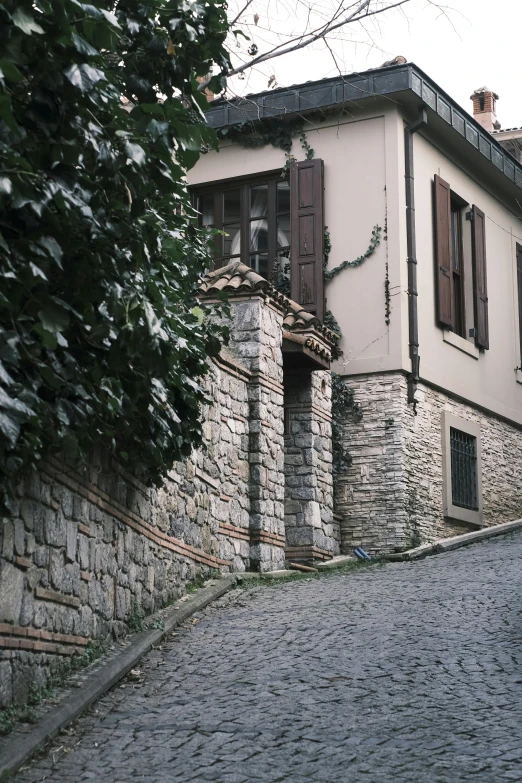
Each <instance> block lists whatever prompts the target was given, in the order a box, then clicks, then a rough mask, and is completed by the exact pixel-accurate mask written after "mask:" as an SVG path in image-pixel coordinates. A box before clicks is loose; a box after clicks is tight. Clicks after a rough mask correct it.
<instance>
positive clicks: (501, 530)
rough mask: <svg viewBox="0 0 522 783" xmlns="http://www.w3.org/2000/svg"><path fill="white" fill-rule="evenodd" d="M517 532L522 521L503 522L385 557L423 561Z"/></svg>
mask: <svg viewBox="0 0 522 783" xmlns="http://www.w3.org/2000/svg"><path fill="white" fill-rule="evenodd" d="M516 530H522V519H515V520H514V521H513V522H502V523H501V524H500V525H493V526H492V527H485V528H482V529H481V530H474V531H473V532H472V533H463V535H461V536H453V537H452V538H439V539H438V540H437V541H434V542H433V543H432V544H422V545H421V546H418V547H416V548H415V549H408V551H406V552H396V553H393V554H390V555H384V559H385V560H388V561H391V562H393V563H396V562H404V561H406V562H411V561H413V560H421V559H422V558H423V557H428V556H429V555H439V554H441V553H442V552H451V551H452V550H453V549H460V548H461V547H463V546H469V545H470V544H475V543H477V542H478V541H486V540H487V539H488V538H493V537H495V536H502V535H505V534H506V533H512V532H514V531H516Z"/></svg>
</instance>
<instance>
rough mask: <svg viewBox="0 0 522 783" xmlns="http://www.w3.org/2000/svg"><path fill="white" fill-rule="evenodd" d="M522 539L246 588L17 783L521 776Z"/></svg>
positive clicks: (155, 657) (445, 780) (156, 655)
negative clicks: (360, 569)
mask: <svg viewBox="0 0 522 783" xmlns="http://www.w3.org/2000/svg"><path fill="white" fill-rule="evenodd" d="M521 579H522V535H520V534H518V535H513V536H508V537H506V538H502V539H493V540H491V541H489V542H486V543H483V544H476V545H474V546H472V547H469V548H466V549H461V550H458V551H456V552H452V553H448V554H444V555H439V556H437V557H433V558H430V559H428V560H424V561H422V562H417V563H413V564H408V563H401V564H389V565H386V566H382V567H378V566H376V567H373V568H368V569H365V570H363V571H358V572H356V573H353V574H345V575H341V574H337V575H328V576H325V577H322V578H320V579H313V580H311V581H302V582H297V583H296V582H294V583H290V584H285V585H277V586H262V587H256V588H254V589H253V590H250V591H237V590H236V591H234V593H231V594H229V595H228V596H226V597H225V598H224V599H221V601H220V602H219V603H218V605H217V606H216V605H214V607H213V608H212V609H210V610H207V612H206V613H205V614H204V615H203V616H202V618H201V620H200V621H199V623H197V624H195V625H194V626H193V627H191V628H190V629H187V630H182V631H181V632H180V633H179V634H178V635H176V636H173V637H172V639H171V640H169V641H168V642H167V643H165V644H164V645H163V647H162V648H161V649H159V650H156V651H154V652H153V653H151V654H150V655H149V656H148V657H147V659H146V660H144V661H143V665H142V667H141V675H135V677H134V679H127V680H126V681H125V683H124V685H123V686H120V687H117V688H116V689H114V690H113V691H112V692H111V693H110V694H108V695H107V696H105V697H104V698H103V699H102V700H101V701H100V702H99V703H98V704H97V705H96V712H91V714H90V715H87V716H85V717H83V718H82V719H81V720H80V721H79V723H78V724H77V726H76V728H75V729H74V730H73V731H72V732H71V733H69V734H66V735H62V737H61V738H60V739H59V741H58V742H57V744H56V745H55V748H60V749H59V750H57V751H56V752H54V753H51V754H49V755H48V756H46V757H43V758H41V759H40V760H38V761H37V762H36V763H35V764H34V765H33V766H32V767H30V768H29V769H28V770H25V771H23V772H21V773H19V774H18V776H16V778H15V781H16V783H34V782H35V781H41V780H48V781H52V783H79V781H84V780H92V781H96V783H130V782H131V781H132V783H134V782H135V781H136V783H138V781H147V782H148V783H167V782H168V783H171V781H210V782H211V783H250V781H263V782H264V783H275V782H276V781H281V782H283V781H284V783H306V782H307V781H314V783H316V782H317V781H325V783H337V782H338V781H339V783H351V782H352V781H353V782H354V783H359V782H360V781H365V780H367V781H369V783H402V781H414V783H461V781H474V783H498V782H499V781H513V780H516V781H521V780H522V584H521Z"/></svg>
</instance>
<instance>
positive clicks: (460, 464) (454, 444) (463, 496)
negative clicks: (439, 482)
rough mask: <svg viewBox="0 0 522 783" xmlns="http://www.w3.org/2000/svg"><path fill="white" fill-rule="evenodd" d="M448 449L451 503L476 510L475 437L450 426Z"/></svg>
mask: <svg viewBox="0 0 522 783" xmlns="http://www.w3.org/2000/svg"><path fill="white" fill-rule="evenodd" d="M450 449H451V497H452V500H453V504H454V505H455V506H460V508H469V509H471V510H473V511H478V493H477V439H476V438H474V437H473V435H468V433H467V432H462V431H461V430H457V429H455V428H454V427H450Z"/></svg>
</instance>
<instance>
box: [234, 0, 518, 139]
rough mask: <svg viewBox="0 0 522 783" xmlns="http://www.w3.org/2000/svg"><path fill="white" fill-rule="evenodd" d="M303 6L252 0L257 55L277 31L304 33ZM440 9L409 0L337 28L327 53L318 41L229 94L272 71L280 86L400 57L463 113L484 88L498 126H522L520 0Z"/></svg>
mask: <svg viewBox="0 0 522 783" xmlns="http://www.w3.org/2000/svg"><path fill="white" fill-rule="evenodd" d="M302 1H306V0H253V2H252V5H251V6H250V7H249V9H248V13H247V14H245V17H246V18H247V21H250V26H249V28H248V30H251V31H252V40H253V41H254V42H257V43H258V46H259V51H260V52H262V51H264V50H265V49H266V43H265V41H274V40H275V38H274V36H275V34H276V32H277V33H278V34H281V33H283V35H284V34H285V33H286V32H288V33H291V32H292V31H295V30H296V29H302V28H303V25H304V23H305V22H304V21H303V20H305V19H306V9H305V7H304V5H299V3H300V2H302ZM331 2H333V0H314V3H313V8H314V11H316V10H317V9H319V8H321V9H322V11H323V12H326V11H327V10H328V8H331V5H329V3H331ZM243 4H244V2H242V5H243ZM440 4H441V5H444V6H445V7H446V8H447V9H448V10H447V12H446V14H447V15H446V14H444V13H440V11H439V10H437V9H436V8H434V7H433V6H432V5H431V4H430V3H429V0H410V2H408V3H407V4H406V5H405V6H404V7H403V9H400V10H393V11H390V12H389V13H388V14H386V15H382V16H379V17H375V21H374V22H373V23H372V24H371V25H368V26H367V28H366V29H363V28H362V27H361V25H358V26H357V27H353V26H350V27H349V28H344V31H343V33H342V34H341V35H340V36H339V37H338V39H337V40H334V41H333V42H332V44H331V50H332V52H330V51H328V49H327V48H326V47H325V46H324V44H323V43H317V44H314V48H313V49H304V50H301V51H300V52H296V53H293V54H291V55H285V56H283V57H280V58H277V59H274V60H272V61H271V62H270V63H266V64H264V66H263V67H262V68H260V69H259V70H257V71H255V72H251V73H249V75H248V77H247V78H246V79H244V80H242V81H238V80H237V79H235V80H234V82H233V83H232V87H233V89H234V91H235V92H236V94H237V93H242V94H245V93H248V92H258V91H261V90H264V89H266V88H267V84H268V79H269V78H270V76H271V75H272V74H274V76H275V78H276V80H277V85H278V86H281V87H284V86H289V85H291V84H296V83H299V82H303V81H308V80H316V79H321V78H324V77H326V76H335V75H336V74H338V73H339V71H342V72H343V73H354V72H357V71H364V70H366V69H368V68H375V67H378V66H379V65H382V63H383V61H384V60H387V59H390V58H391V57H394V56H396V55H403V56H404V57H406V59H407V60H408V61H412V62H414V63H416V65H418V66H419V67H420V68H422V69H423V70H424V71H425V72H426V73H427V74H428V75H429V76H430V77H431V78H432V79H433V80H434V81H435V82H436V83H437V84H438V85H439V86H440V87H442V88H443V89H444V90H446V92H448V93H449V95H450V96H451V97H452V98H454V99H455V100H456V101H457V102H458V103H459V104H460V105H461V106H462V107H463V108H464V109H466V110H467V111H469V112H470V113H471V111H472V108H471V101H470V100H469V97H470V95H471V93H472V92H473V91H474V89H476V88H477V87H482V86H484V85H486V86H488V87H489V88H490V89H492V90H494V91H495V92H497V93H498V94H499V96H500V100H499V103H498V105H497V112H498V119H499V121H500V123H501V125H502V127H503V128H510V127H515V126H516V127H519V126H522V89H521V87H522V67H521V59H520V57H521V48H522V0H496V1H495V2H493V0H441V2H440ZM251 12H252V13H251ZM253 13H258V14H259V17H260V18H259V20H258V24H257V26H254V25H253V24H252V16H253ZM268 28H270V31H268ZM280 40H281V39H280ZM248 45H249V44H244V45H243V46H244V47H246V46H248ZM334 59H335V62H334ZM336 63H337V64H336Z"/></svg>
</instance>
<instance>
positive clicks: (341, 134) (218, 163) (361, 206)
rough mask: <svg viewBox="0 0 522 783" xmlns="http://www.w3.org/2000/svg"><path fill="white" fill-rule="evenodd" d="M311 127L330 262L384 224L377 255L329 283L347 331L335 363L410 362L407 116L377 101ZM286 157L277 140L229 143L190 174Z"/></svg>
mask: <svg viewBox="0 0 522 783" xmlns="http://www.w3.org/2000/svg"><path fill="white" fill-rule="evenodd" d="M306 133H307V137H308V141H309V143H310V145H311V146H312V147H313V149H314V151H315V157H316V158H322V159H323V160H324V170H325V224H326V225H327V226H328V230H329V231H330V237H331V242H332V252H331V255H330V263H329V267H330V268H332V267H335V266H337V265H338V264H340V263H341V262H342V261H344V260H350V261H351V260H354V259H355V258H357V257H359V256H360V255H362V254H363V253H364V252H365V251H366V249H367V248H368V245H369V243H370V239H371V235H372V229H373V227H374V226H375V225H376V224H379V225H380V226H382V228H383V232H382V241H381V245H380V247H379V248H378V249H377V251H376V252H375V253H374V254H373V255H372V256H370V258H368V259H367V260H366V261H365V262H364V263H363V264H362V265H361V266H360V267H356V268H348V269H345V270H343V271H342V272H341V273H340V274H339V275H338V276H337V277H336V278H334V279H333V280H332V281H331V282H327V284H326V297H327V307H328V308H329V309H330V310H332V312H333V314H334V315H335V317H336V318H337V320H338V322H339V324H340V326H341V330H342V333H343V340H342V343H341V348H342V350H343V352H344V356H343V357H342V358H341V359H340V360H339V361H338V362H336V363H335V366H334V367H333V369H335V370H336V371H337V372H339V373H341V374H343V375H347V374H352V373H366V372H377V371H382V370H389V369H399V368H401V367H407V365H405V364H404V361H406V359H403V357H402V353H405V356H407V344H406V350H405V351H404V346H403V343H404V339H405V340H406V341H407V337H405V338H404V339H402V338H401V335H402V334H403V333H404V330H405V329H406V334H407V313H406V305H405V301H406V300H405V294H404V293H402V294H401V291H403V292H404V291H405V290H406V272H407V269H406V264H405V254H406V249H405V248H406V245H405V225H404V164H403V159H402V158H401V154H400V150H401V149H402V144H403V135H402V133H403V131H402V119H401V118H400V117H399V114H398V112H397V110H396V107H395V106H394V105H392V104H390V103H389V102H376V103H375V105H374V107H373V108H372V110H371V111H368V110H366V111H365V112H362V111H361V110H359V109H357V108H354V109H353V110H352V109H351V110H350V112H349V113H348V112H347V111H345V112H344V114H343V115H341V116H340V117H332V118H329V119H328V120H326V121H325V122H323V123H314V124H309V125H308V126H306ZM398 150H399V154H398ZM292 151H293V154H294V155H295V157H296V158H297V159H298V160H303V159H304V151H303V150H302V148H301V145H300V143H299V139H298V138H296V139H294V143H293V150H292ZM284 163H285V157H284V153H283V152H282V150H279V149H275V148H274V147H272V146H266V147H262V148H260V149H255V150H250V149H244V148H242V147H240V146H238V145H231V144H224V145H222V147H221V149H220V151H219V153H216V152H209V153H208V154H206V155H204V156H202V158H201V159H200V161H199V162H198V164H197V165H196V166H195V168H194V169H193V170H192V171H191V172H190V174H189V184H190V185H196V184H201V183H204V182H212V181H217V180H221V179H228V178H234V177H239V176H245V175H250V174H257V173H262V172H265V171H272V170H274V169H278V168H282V167H283V165H284ZM386 219H387V229H388V231H387V234H386V233H385V228H386ZM386 235H387V237H388V239H387V240H386V239H385V238H384V237H385V236H386ZM387 261H388V275H389V284H390V290H391V293H392V297H391V300H390V304H391V321H390V324H389V325H387V324H386V323H385V289H384V281H385V276H386V262H387ZM403 262H404V263H403ZM401 300H402V301H401ZM401 305H402V307H401Z"/></svg>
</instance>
